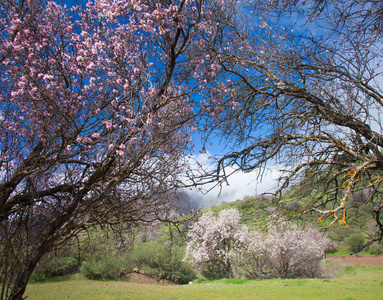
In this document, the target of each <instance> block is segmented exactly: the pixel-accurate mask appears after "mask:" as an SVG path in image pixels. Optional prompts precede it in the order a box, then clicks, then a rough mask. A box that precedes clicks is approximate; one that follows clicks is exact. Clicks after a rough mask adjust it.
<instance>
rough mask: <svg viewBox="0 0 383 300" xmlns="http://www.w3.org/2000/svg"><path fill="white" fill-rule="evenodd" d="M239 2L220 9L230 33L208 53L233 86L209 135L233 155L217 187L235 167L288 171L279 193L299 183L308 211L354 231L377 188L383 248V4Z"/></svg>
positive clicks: (224, 161)
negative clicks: (351, 214) (365, 193)
mask: <svg viewBox="0 0 383 300" xmlns="http://www.w3.org/2000/svg"><path fill="white" fill-rule="evenodd" d="M237 4H238V5H237V7H236V8H235V10H234V13H233V12H230V15H228V14H227V13H226V12H225V11H224V10H219V9H217V10H216V15H215V17H216V18H217V19H219V20H220V22H221V25H220V29H217V30H216V35H215V39H214V40H213V39H212V40H211V42H210V43H209V44H207V45H206V47H205V51H206V52H209V53H214V55H212V59H214V60H218V62H219V66H220V68H221V70H222V72H225V73H226V78H227V82H226V88H225V89H222V93H221V94H220V95H217V99H218V100H217V101H216V103H215V105H212V107H211V108H210V109H212V110H214V111H215V112H216V114H215V115H214V117H213V118H212V117H211V116H210V115H208V118H207V123H206V124H207V126H206V127H207V130H210V132H211V133H212V134H217V133H219V134H220V135H221V136H222V138H223V140H226V141H228V145H229V146H231V147H232V148H231V149H230V148H229V149H230V150H229V151H227V153H226V155H223V156H221V157H219V158H218V160H217V169H216V171H215V172H214V174H211V176H212V177H211V179H213V178H215V179H218V181H220V182H225V180H226V178H225V177H227V174H226V173H225V167H226V166H230V167H236V168H237V170H242V171H246V172H247V171H252V170H258V169H262V168H263V167H266V166H270V165H274V166H279V168H280V169H282V170H283V174H282V175H281V177H280V189H279V190H278V191H277V192H276V194H277V195H278V194H279V195H280V193H281V192H282V191H283V190H284V189H286V188H287V187H288V186H293V185H294V184H297V183H299V184H300V185H301V186H302V190H303V191H304V194H303V195H302V196H304V197H305V198H306V199H309V200H308V202H307V203H306V205H305V206H304V207H303V208H304V209H307V210H314V211H315V212H317V213H318V217H320V216H324V218H322V220H324V219H326V218H327V217H329V221H328V223H327V224H328V225H331V224H333V223H335V222H337V221H339V222H340V223H341V224H342V225H344V226H347V220H346V210H347V209H348V208H349V207H350V205H349V199H350V197H351V195H352V193H353V191H354V190H363V189H364V188H367V187H368V188H370V189H372V191H373V192H372V193H371V194H370V196H369V197H368V198H367V201H365V202H363V204H364V203H371V202H372V203H373V205H372V206H373V207H374V208H373V211H372V213H373V214H374V219H375V222H376V224H377V227H378V229H379V232H378V234H377V235H376V236H374V237H372V239H373V240H378V241H381V240H382V238H383V223H382V216H381V211H382V209H383V206H382V204H381V202H380V199H381V197H382V192H383V191H382V182H383V180H382V178H383V177H382V175H383V173H382V171H383V155H382V150H383V134H382V133H383V126H382V121H381V116H382V107H383V90H382V86H381V82H382V58H383V56H382V47H381V42H382V34H383V31H382V28H383V27H382V11H383V10H382V7H383V6H382V2H381V1H367V0H366V1H353V0H350V1H340V0H333V1H332V0H328V1H326V0H324V1H303V0H302V1H300V0H297V1H289V0H286V1H273V0H271V1H257V0H252V1H245V2H240V3H237ZM208 124H209V126H208ZM212 124H213V125H212ZM313 189H317V190H318V191H319V193H317V194H315V195H313V194H311V191H312V190H313ZM327 204H328V205H327Z"/></svg>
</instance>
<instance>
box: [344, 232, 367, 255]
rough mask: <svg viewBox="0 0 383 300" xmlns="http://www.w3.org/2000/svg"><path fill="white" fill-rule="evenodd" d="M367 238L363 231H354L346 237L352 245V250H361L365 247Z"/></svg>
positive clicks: (348, 243) (347, 241)
mask: <svg viewBox="0 0 383 300" xmlns="http://www.w3.org/2000/svg"><path fill="white" fill-rule="evenodd" d="M364 242H365V238H364V236H363V235H362V234H361V233H354V234H352V235H350V236H349V237H348V238H347V239H346V243H347V245H349V246H350V250H351V252H359V251H360V250H362V249H363V246H364Z"/></svg>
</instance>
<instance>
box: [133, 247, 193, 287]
mask: <svg viewBox="0 0 383 300" xmlns="http://www.w3.org/2000/svg"><path fill="white" fill-rule="evenodd" d="M183 257H184V249H183V248H182V247H179V246H176V245H174V246H172V247H168V246H166V245H165V244H164V243H159V242H158V241H150V242H147V243H143V244H139V245H137V246H136V247H135V249H134V253H133V257H132V261H134V262H135V263H136V266H137V267H138V268H139V269H141V270H144V271H145V272H147V273H150V274H151V275H153V276H159V275H160V276H161V277H162V278H164V279H167V280H170V281H172V282H175V283H178V284H186V283H188V282H189V281H192V280H193V279H195V278H196V275H195V273H194V271H193V269H192V267H191V266H190V264H188V263H187V262H184V261H183Z"/></svg>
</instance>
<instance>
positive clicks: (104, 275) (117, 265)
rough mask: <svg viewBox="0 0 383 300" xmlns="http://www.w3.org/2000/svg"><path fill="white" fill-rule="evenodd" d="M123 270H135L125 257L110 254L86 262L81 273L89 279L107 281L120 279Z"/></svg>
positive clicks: (113, 253)
mask: <svg viewBox="0 0 383 300" xmlns="http://www.w3.org/2000/svg"><path fill="white" fill-rule="evenodd" d="M121 268H125V269H127V270H128V269H133V267H132V264H130V261H129V259H127V257H126V256H125V255H122V254H118V253H115V252H109V253H108V254H103V255H98V256H97V257H94V258H90V259H88V260H86V261H84V262H83V263H82V265H81V268H80V271H81V273H83V274H84V275H85V276H86V277H87V278H89V279H103V280H105V279H116V278H119V277H120V271H121Z"/></svg>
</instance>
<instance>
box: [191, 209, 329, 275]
mask: <svg viewBox="0 0 383 300" xmlns="http://www.w3.org/2000/svg"><path fill="white" fill-rule="evenodd" d="M334 247H335V244H334V243H333V242H332V241H331V240H330V239H329V238H328V237H327V236H326V235H324V234H323V233H320V232H319V231H318V230H317V229H314V228H301V227H299V226H297V225H295V224H293V223H290V222H287V221H285V220H283V218H281V217H278V218H277V219H275V215H274V216H272V217H271V218H270V223H269V228H268V231H267V233H261V232H260V231H258V230H255V229H252V230H249V229H248V227H247V226H246V225H241V223H240V214H239V212H238V210H236V209H224V210H222V211H220V213H219V216H218V217H214V216H213V213H212V212H211V211H209V212H207V213H205V214H203V215H202V216H201V217H200V219H199V220H198V221H197V222H196V223H195V224H194V225H193V226H192V227H191V229H190V231H189V233H188V242H187V248H186V257H190V258H191V260H192V261H193V262H194V263H197V264H200V265H201V266H202V269H206V268H207V269H209V268H210V271H211V272H216V273H219V274H220V275H221V276H224V275H226V276H228V277H233V276H236V275H237V276H246V277H250V278H266V277H281V278H295V277H319V276H320V275H321V267H320V262H321V260H322V259H323V258H324V255H325V252H326V251H328V250H332V249H334ZM219 266H220V267H221V269H220V268H219ZM220 270H221V271H222V270H224V271H225V272H219V271H220Z"/></svg>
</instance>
